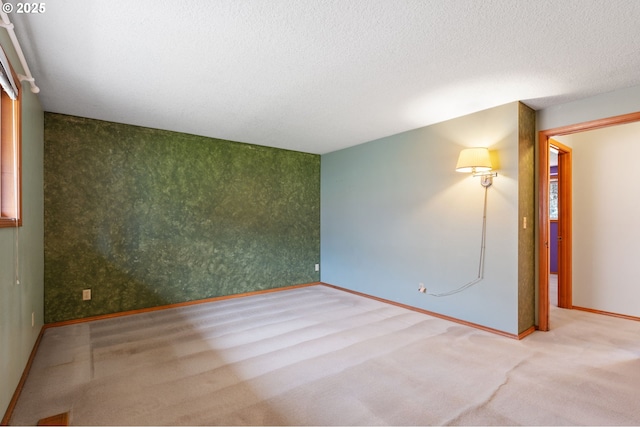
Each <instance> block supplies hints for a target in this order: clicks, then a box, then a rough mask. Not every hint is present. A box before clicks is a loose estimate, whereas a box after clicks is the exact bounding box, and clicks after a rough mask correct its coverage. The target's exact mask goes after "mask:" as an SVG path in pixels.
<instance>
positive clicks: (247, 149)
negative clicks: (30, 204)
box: [44, 113, 320, 323]
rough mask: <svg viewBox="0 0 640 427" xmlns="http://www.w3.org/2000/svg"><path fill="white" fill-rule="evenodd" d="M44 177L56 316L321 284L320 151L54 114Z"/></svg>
mask: <svg viewBox="0 0 640 427" xmlns="http://www.w3.org/2000/svg"><path fill="white" fill-rule="evenodd" d="M44 182H45V188H44V194H45V322H46V323H51V322H57V321H63V320H69V319H76V318H83V317H88V316H94V315H100V314H107V313H114V312H120V311H126V310H133V309H140V308H146V307H153V306H158V305H164V304H172V303H177V302H184V301H191V300H197V299H203V298H209V297H215V296H222V295H230V294H237V293H243V292H250V291H255V290H260V289H270V288H277V287H282V286H288V285H294V284H300V283H309V282H314V281H318V280H319V273H317V272H315V271H314V265H315V264H316V263H319V262H320V156H318V155H314V154H307V153H300V152H294V151H287V150H280V149H275V148H268V147H261V146H256V145H250V144H243V143H238V142H231V141H224V140H218V139H212V138H206V137H200V136H194V135H187V134H181V133H176V132H168V131H161V130H157V129H148V128H142V127H137V126H130V125H124V124H117V123H110V122H104V121H98V120H92V119H85V118H79V117H72V116H65V115H60V114H52V113H46V114H45V153H44ZM88 288H90V289H91V290H92V300H91V301H82V298H81V297H82V290H83V289H88Z"/></svg>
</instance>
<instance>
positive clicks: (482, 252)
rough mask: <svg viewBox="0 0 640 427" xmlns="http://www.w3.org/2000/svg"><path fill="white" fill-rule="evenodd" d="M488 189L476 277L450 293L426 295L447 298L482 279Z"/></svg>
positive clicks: (485, 191)
mask: <svg viewBox="0 0 640 427" xmlns="http://www.w3.org/2000/svg"><path fill="white" fill-rule="evenodd" d="M488 189H489V187H488V186H487V187H484V208H483V211H482V237H481V239H480V260H479V262H478V277H476V278H475V279H473V280H472V281H470V282H468V283H465V284H464V285H462V286H460V287H459V288H456V289H453V290H451V291H448V292H442V293H438V294H432V293H430V292H427V295H430V296H432V297H447V296H449V295H453V294H457V293H459V292H462V291H464V290H465V289H468V288H470V287H471V286H473V285H475V284H476V283H478V282H480V281H481V280H482V279H484V256H485V246H486V241H487V190H488Z"/></svg>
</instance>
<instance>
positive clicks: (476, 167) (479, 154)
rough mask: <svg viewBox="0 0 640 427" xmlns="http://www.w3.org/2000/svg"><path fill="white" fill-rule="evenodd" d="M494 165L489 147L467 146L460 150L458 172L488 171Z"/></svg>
mask: <svg viewBox="0 0 640 427" xmlns="http://www.w3.org/2000/svg"><path fill="white" fill-rule="evenodd" d="M491 169H493V167H492V166H491V159H490V158H489V149H488V148H484V147H474V148H465V149H464V150H462V151H461V152H460V156H459V157H458V164H457V165H456V171H457V172H467V173H469V172H472V173H476V172H488V171H490V170H491Z"/></svg>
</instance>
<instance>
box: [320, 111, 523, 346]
mask: <svg viewBox="0 0 640 427" xmlns="http://www.w3.org/2000/svg"><path fill="white" fill-rule="evenodd" d="M471 146H487V147H489V148H490V150H491V151H492V153H493V154H494V155H495V159H494V161H495V162H496V163H497V165H496V166H497V169H498V172H499V176H498V177H497V178H496V179H495V182H494V185H493V186H492V187H491V188H490V189H489V193H488V213H487V253H486V265H485V274H484V277H485V278H484V280H483V281H481V282H480V283H478V284H477V285H475V286H474V287H472V288H470V289H468V290H466V291H464V292H461V293H459V294H456V295H453V296H449V297H443V298H436V297H432V296H427V295H424V294H421V293H419V292H418V291H417V288H418V284H419V283H420V282H423V283H424V284H425V285H426V287H427V289H428V290H429V291H431V292H434V293H436V292H446V291H448V290H451V289H454V288H457V287H459V286H461V285H463V284H465V283H467V282H469V281H470V280H473V279H474V278H476V276H477V272H478V261H479V252H480V237H481V228H482V207H483V195H484V190H483V188H482V187H481V186H480V184H479V181H478V179H477V178H476V179H474V178H472V177H471V176H470V175H467V174H460V173H457V172H455V170H454V169H455V164H456V160H457V157H458V154H459V152H460V150H461V149H463V148H465V147H471ZM321 170H322V173H321V259H322V266H321V267H322V268H321V280H322V281H323V282H326V283H330V284H333V285H336V286H341V287H344V288H348V289H352V290H355V291H359V292H364V293H366V294H369V295H373V296H377V297H381V298H386V299H389V300H392V301H396V302H399V303H403V304H407V305H410V306H414V307H418V308H422V309H426V310H430V311H433V312H437V313H440V314H443V315H447V316H451V317H455V318H458V319H461V320H465V321H468V322H473V323H476V324H479V325H483V326H487V327H490V328H494V329H498V330H501V331H505V332H508V333H512V334H517V333H518V223H519V221H518V103H511V104H507V105H504V106H501V107H497V108H493V109H490V110H486V111H481V112H478V113H475V114H471V115H468V116H464V117H461V118H457V119H454V120H450V121H447V122H443V123H439V124H436V125H432V126H428V127H424V128H421V129H416V130H413V131H410V132H405V133H402V134H398V135H393V136H390V137H387V138H383V139H380V140H376V141H372V142H369V143H366V144H362V145H359V146H356V147H352V148H348V149H344V150H341V151H336V152H333V153H329V154H326V155H324V156H322V162H321Z"/></svg>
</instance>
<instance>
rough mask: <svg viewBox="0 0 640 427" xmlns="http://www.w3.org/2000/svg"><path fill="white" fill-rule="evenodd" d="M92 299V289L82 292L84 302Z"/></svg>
mask: <svg viewBox="0 0 640 427" xmlns="http://www.w3.org/2000/svg"><path fill="white" fill-rule="evenodd" d="M90 299H91V289H83V290H82V301H89V300H90Z"/></svg>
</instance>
